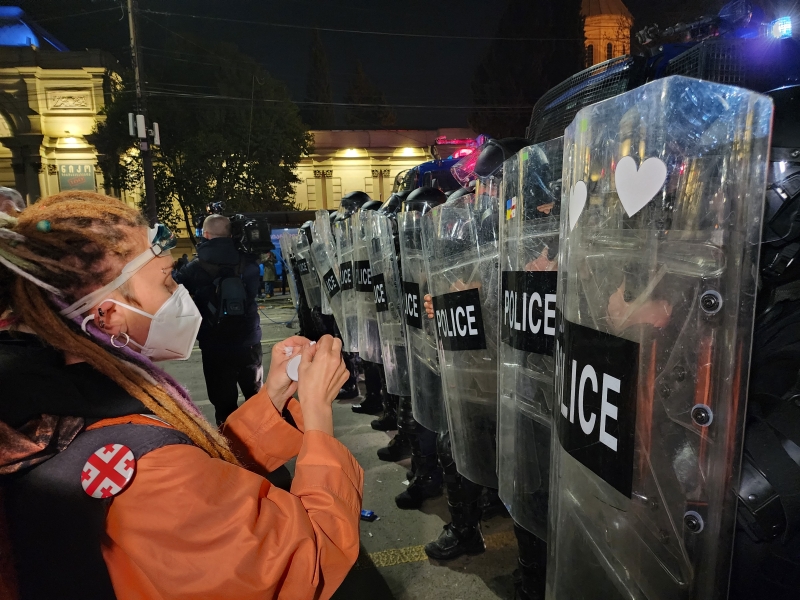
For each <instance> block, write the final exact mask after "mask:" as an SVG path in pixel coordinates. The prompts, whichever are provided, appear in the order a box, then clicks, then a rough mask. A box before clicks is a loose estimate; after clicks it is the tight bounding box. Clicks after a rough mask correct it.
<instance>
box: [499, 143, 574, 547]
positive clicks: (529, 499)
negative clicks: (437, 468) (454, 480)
mask: <svg viewBox="0 0 800 600" xmlns="http://www.w3.org/2000/svg"><path fill="white" fill-rule="evenodd" d="M563 154H564V140H563V138H559V139H557V140H553V141H550V142H545V143H543V144H537V145H535V146H531V147H529V148H524V149H522V150H521V151H520V152H519V153H518V154H517V155H516V156H514V157H512V158H511V159H509V160H507V161H506V162H505V163H504V164H503V185H502V193H501V196H500V197H501V199H502V200H503V202H504V205H503V206H502V207H501V208H502V210H501V215H500V294H501V295H500V298H501V304H500V309H501V310H500V311H499V321H500V322H499V330H500V359H499V371H498V380H499V385H500V388H499V414H498V434H497V457H498V468H497V477H498V482H499V484H500V488H499V489H500V498H501V499H502V500H503V502H504V503H505V505H506V506H507V507H508V510H509V512H510V513H511V516H512V517H513V518H514V521H515V522H516V523H517V524H518V525H521V526H522V527H524V528H525V529H527V530H528V531H530V532H531V533H534V534H536V535H537V536H539V537H540V538H541V539H544V540H546V539H547V503H548V495H549V491H550V485H549V478H550V431H551V426H552V421H553V419H552V409H553V366H554V363H553V348H554V346H555V334H556V286H557V283H558V233H559V230H558V223H559V215H560V207H561V163H562V160H563Z"/></svg>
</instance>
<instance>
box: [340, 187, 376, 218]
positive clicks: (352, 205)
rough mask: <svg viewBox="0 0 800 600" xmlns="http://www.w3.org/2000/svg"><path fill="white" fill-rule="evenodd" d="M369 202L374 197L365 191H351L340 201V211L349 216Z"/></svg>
mask: <svg viewBox="0 0 800 600" xmlns="http://www.w3.org/2000/svg"><path fill="white" fill-rule="evenodd" d="M367 202H372V198H370V197H369V195H367V194H366V193H365V192H349V193H347V194H345V195H344V196H342V199H341V200H340V201H339V211H340V212H341V213H342V214H343V215H344V216H345V217H349V216H350V215H352V214H353V213H354V212H356V211H357V210H358V209H359V208H361V207H362V206H363V205H364V204H366V203H367Z"/></svg>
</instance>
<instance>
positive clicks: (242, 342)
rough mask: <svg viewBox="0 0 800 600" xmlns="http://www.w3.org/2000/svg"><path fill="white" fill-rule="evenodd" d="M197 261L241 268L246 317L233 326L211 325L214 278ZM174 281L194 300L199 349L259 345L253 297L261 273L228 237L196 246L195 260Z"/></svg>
mask: <svg viewBox="0 0 800 600" xmlns="http://www.w3.org/2000/svg"><path fill="white" fill-rule="evenodd" d="M200 261H205V262H207V263H211V264H212V265H229V266H231V267H232V268H235V267H237V266H238V265H240V264H241V265H242V270H241V277H242V282H243V283H244V287H245V290H246V291H247V306H246V315H245V317H244V318H242V319H241V320H240V321H239V320H237V322H234V323H220V324H219V325H218V326H216V327H214V326H213V325H212V319H211V311H210V310H209V308H208V302H209V299H210V298H211V297H212V295H213V294H214V293H215V292H214V283H213V282H214V278H213V276H212V275H211V274H209V273H208V272H207V271H206V270H205V269H203V267H202V265H201V263H200ZM174 277H175V281H177V282H178V283H180V284H183V285H184V286H185V287H186V289H187V290H189V293H190V294H191V295H192V298H194V301H195V304H197V308H198V309H200V314H202V315H203V323H202V324H201V325H200V332H199V334H198V335H197V340H198V341H199V342H200V348H201V349H203V350H214V349H225V348H240V347H244V346H252V345H253V344H258V343H260V342H261V322H260V319H259V316H258V305H257V304H256V296H257V295H258V289H259V287H260V283H261V273H260V270H259V268H258V263H257V262H256V257H254V256H252V255H249V254H243V253H240V252H239V251H238V250H237V249H236V246H235V245H234V243H233V240H232V239H231V238H214V239H213V240H206V241H204V242H202V243H201V244H199V245H198V246H197V258H196V259H195V260H193V261H192V262H190V263H189V264H188V265H186V266H185V267H183V268H182V269H181V270H180V271H178V272H177V273H176V274H175V276H174Z"/></svg>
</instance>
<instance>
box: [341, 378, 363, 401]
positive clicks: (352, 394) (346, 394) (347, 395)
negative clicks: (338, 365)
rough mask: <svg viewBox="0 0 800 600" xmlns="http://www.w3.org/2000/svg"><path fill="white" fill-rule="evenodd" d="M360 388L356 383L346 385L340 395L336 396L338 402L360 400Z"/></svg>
mask: <svg viewBox="0 0 800 600" xmlns="http://www.w3.org/2000/svg"><path fill="white" fill-rule="evenodd" d="M359 393H360V392H359V391H358V386H357V385H356V383H355V382H353V383H345V384H344V385H343V386H342V389H340V390H339V395H338V396H336V399H337V400H352V399H353V398H358V395H359Z"/></svg>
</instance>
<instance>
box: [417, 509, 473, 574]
mask: <svg viewBox="0 0 800 600" xmlns="http://www.w3.org/2000/svg"><path fill="white" fill-rule="evenodd" d="M450 515H451V516H452V518H453V522H452V523H448V524H447V525H445V526H444V528H443V529H442V533H441V534H440V535H439V538H438V539H437V540H436V541H434V542H430V543H429V544H426V545H425V554H427V555H428V557H429V558H432V559H434V560H453V559H454V558H458V557H459V556H463V555H464V554H467V555H469V556H475V555H477V554H482V553H483V552H485V551H486V543H485V542H484V541H483V534H482V533H481V521H480V509H479V508H478V506H477V504H476V503H472V504H470V505H452V504H450Z"/></svg>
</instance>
